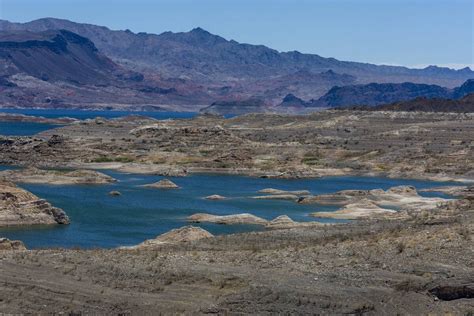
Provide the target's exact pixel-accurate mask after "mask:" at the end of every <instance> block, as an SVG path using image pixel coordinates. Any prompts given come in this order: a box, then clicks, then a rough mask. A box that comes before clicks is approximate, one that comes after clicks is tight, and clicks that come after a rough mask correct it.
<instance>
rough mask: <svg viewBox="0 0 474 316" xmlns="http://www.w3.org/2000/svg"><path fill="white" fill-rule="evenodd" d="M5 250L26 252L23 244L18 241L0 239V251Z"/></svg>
mask: <svg viewBox="0 0 474 316" xmlns="http://www.w3.org/2000/svg"><path fill="white" fill-rule="evenodd" d="M6 250H26V247H25V244H24V243H23V242H22V241H20V240H10V239H7V238H0V251H6Z"/></svg>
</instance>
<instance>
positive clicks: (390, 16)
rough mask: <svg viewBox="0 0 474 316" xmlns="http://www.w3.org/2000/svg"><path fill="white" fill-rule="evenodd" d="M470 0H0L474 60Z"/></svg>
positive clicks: (293, 43) (316, 47)
mask: <svg viewBox="0 0 474 316" xmlns="http://www.w3.org/2000/svg"><path fill="white" fill-rule="evenodd" d="M473 10H474V0H412V1H408V0H397V1H395V0H312V1H311V0H273V1H271V0H156V1H151V0H116V1H112V0H0V18H1V19H6V20H10V21H14V22H26V21H30V20H33V19H37V18H41V17H56V18H64V19H69V20H72V21H76V22H87V23H92V24H98V25H105V26H107V27H109V28H111V29H127V28H128V29H130V30H132V31H134V32H140V31H145V32H149V33H161V32H164V31H174V32H178V31H188V30H190V29H192V28H194V27H197V26H200V27H202V28H204V29H206V30H208V31H210V32H211V33H214V34H218V35H221V36H223V37H225V38H227V39H234V40H236V41H239V42H245V43H251V44H264V45H267V46H269V47H272V48H275V49H277V50H280V51H290V50H298V51H300V52H304V53H316V54H319V55H321V56H325V57H335V58H338V59H342V60H353V61H365V62H371V63H377V64H396V65H406V66H412V67H422V66H425V65H429V64H437V65H446V66H451V67H454V68H459V67H461V66H464V65H470V66H471V67H472V64H474V61H473V59H474V57H473V55H474V52H473V42H474V35H473V33H474V31H473V15H474V13H473Z"/></svg>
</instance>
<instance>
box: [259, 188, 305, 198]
mask: <svg viewBox="0 0 474 316" xmlns="http://www.w3.org/2000/svg"><path fill="white" fill-rule="evenodd" d="M258 193H264V194H272V195H283V194H292V195H300V196H302V195H310V194H311V193H310V192H309V191H308V190H298V191H285V190H279V189H272V188H267V189H263V190H260V191H258Z"/></svg>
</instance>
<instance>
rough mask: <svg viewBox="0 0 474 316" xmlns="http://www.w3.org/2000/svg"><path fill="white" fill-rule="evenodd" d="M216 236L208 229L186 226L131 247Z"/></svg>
mask: <svg viewBox="0 0 474 316" xmlns="http://www.w3.org/2000/svg"><path fill="white" fill-rule="evenodd" d="M211 237H214V235H212V234H211V233H209V232H208V231H207V230H204V229H202V228H199V227H194V226H185V227H181V228H176V229H173V230H171V231H169V232H167V233H164V234H162V235H159V236H158V237H156V238H155V239H149V240H145V241H144V242H142V243H141V244H139V245H137V246H134V247H129V249H130V248H131V249H143V248H152V247H155V246H159V245H163V244H173V243H184V242H192V241H196V240H199V239H203V238H211Z"/></svg>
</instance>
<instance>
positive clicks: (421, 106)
mask: <svg viewBox="0 0 474 316" xmlns="http://www.w3.org/2000/svg"><path fill="white" fill-rule="evenodd" d="M372 109H373V110H375V111H406V112H414V111H419V112H457V113H474V93H471V94H468V95H467V96H465V97H463V98H462V99H459V100H447V99H428V98H417V99H415V100H411V101H404V102H396V103H392V104H387V105H380V106H376V107H373V108H372Z"/></svg>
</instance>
